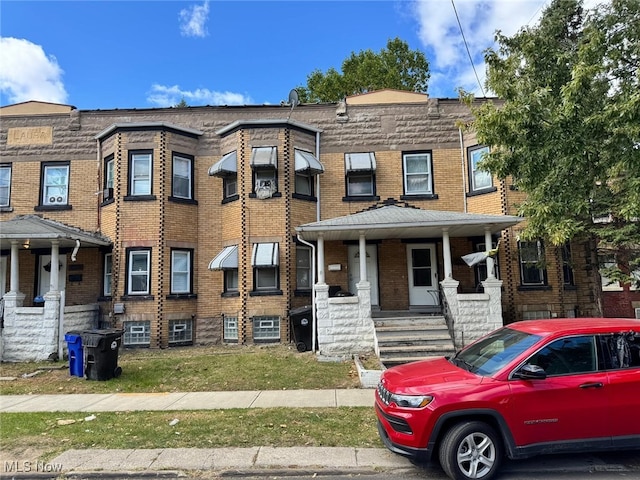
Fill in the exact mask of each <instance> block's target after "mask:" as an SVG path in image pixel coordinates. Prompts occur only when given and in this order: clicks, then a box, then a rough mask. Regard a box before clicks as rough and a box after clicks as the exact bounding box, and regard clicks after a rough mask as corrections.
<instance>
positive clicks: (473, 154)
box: [468, 147, 493, 192]
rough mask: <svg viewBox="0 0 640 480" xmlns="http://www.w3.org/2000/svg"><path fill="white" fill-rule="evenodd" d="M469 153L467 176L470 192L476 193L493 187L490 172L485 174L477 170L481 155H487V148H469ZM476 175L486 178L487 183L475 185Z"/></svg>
mask: <svg viewBox="0 0 640 480" xmlns="http://www.w3.org/2000/svg"><path fill="white" fill-rule="evenodd" d="M468 152H469V176H470V177H471V178H470V180H471V181H470V187H471V191H472V192H478V191H482V190H486V189H488V188H491V187H493V178H492V176H491V173H490V172H486V171H483V170H479V169H478V162H479V161H480V160H482V155H483V154H484V153H485V152H486V153H489V147H478V148H471V149H469V150H468ZM476 173H478V174H482V175H483V176H484V177H486V179H487V181H486V182H485V183H488V184H482V185H476Z"/></svg>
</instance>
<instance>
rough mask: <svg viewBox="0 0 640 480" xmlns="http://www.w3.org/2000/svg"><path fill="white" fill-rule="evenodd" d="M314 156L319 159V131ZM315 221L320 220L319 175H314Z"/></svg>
mask: <svg viewBox="0 0 640 480" xmlns="http://www.w3.org/2000/svg"><path fill="white" fill-rule="evenodd" d="M316 158H317V159H318V161H320V132H316ZM316 198H317V201H316V222H319V221H320V175H316Z"/></svg>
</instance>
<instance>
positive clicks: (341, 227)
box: [296, 205, 524, 241]
mask: <svg viewBox="0 0 640 480" xmlns="http://www.w3.org/2000/svg"><path fill="white" fill-rule="evenodd" d="M522 220H524V219H523V218H522V217H517V216H512V215H484V214H479V213H460V212H446V211H440V210H422V209H419V208H414V207H400V206H397V205H385V206H382V207H378V208H372V209H370V210H365V211H362V212H359V213H354V214H352V215H346V216H343V217H336V218H330V219H327V220H322V221H320V222H314V223H306V224H304V225H300V226H298V227H296V231H297V232H298V233H299V234H300V235H301V237H302V238H303V239H305V240H317V239H318V237H319V236H320V234H322V236H323V238H324V239H325V240H329V241H331V240H357V239H358V238H359V236H360V234H361V233H364V234H365V236H366V238H367V239H373V240H377V239H385V238H434V237H441V236H442V230H443V229H445V228H446V229H448V232H449V236H450V237H469V236H481V235H484V234H485V229H489V231H490V232H491V233H497V232H500V231H501V230H504V229H505V228H508V227H511V226H513V225H516V224H517V223H519V222H521V221H522Z"/></svg>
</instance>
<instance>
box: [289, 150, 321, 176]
mask: <svg viewBox="0 0 640 480" xmlns="http://www.w3.org/2000/svg"><path fill="white" fill-rule="evenodd" d="M295 161H296V172H307V171H309V172H311V173H312V174H314V175H315V174H318V173H323V172H324V167H323V166H322V164H321V163H320V162H319V161H318V159H317V158H316V157H315V155H313V154H312V153H310V152H306V151H304V150H298V149H297V148H296V149H295Z"/></svg>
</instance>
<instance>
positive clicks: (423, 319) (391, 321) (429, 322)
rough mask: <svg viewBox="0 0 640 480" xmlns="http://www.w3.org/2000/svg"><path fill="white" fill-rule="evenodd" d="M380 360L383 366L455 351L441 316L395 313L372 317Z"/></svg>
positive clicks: (439, 355) (444, 354)
mask: <svg viewBox="0 0 640 480" xmlns="http://www.w3.org/2000/svg"><path fill="white" fill-rule="evenodd" d="M373 321H374V325H375V329H376V336H377V339H378V349H379V354H380V362H381V363H382V364H383V365H384V366H385V367H391V366H394V365H400V364H403V363H408V362H414V361H416V360H424V359H427V358H432V357H441V356H446V355H452V354H454V353H455V347H454V346H453V341H452V340H451V336H450V335H449V329H448V328H447V324H446V321H445V319H444V317H442V316H438V315H411V314H410V313H406V314H405V315H404V316H400V315H394V316H385V317H378V318H374V319H373Z"/></svg>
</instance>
